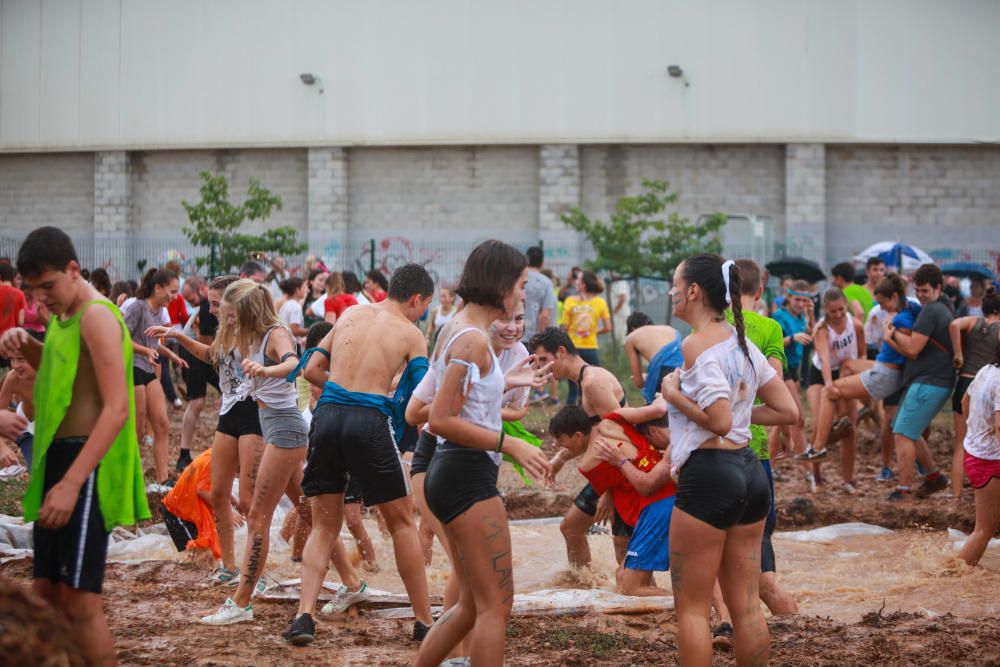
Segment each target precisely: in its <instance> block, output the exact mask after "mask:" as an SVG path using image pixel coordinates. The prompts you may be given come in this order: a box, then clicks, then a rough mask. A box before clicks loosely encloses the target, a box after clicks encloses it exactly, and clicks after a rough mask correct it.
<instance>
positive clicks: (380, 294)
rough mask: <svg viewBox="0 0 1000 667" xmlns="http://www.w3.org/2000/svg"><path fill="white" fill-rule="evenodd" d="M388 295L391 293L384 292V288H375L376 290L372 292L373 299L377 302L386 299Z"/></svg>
mask: <svg viewBox="0 0 1000 667" xmlns="http://www.w3.org/2000/svg"><path fill="white" fill-rule="evenodd" d="M387 296H389V294H388V293H387V292H383V291H382V290H375V291H374V292H372V293H371V297H372V300H373V301H374V302H375V303H379V302H380V301H385V298H386V297H387Z"/></svg>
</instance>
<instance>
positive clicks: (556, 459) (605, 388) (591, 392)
mask: <svg viewBox="0 0 1000 667" xmlns="http://www.w3.org/2000/svg"><path fill="white" fill-rule="evenodd" d="M528 352H530V353H532V354H534V355H536V356H537V358H538V364H539V365H541V366H545V365H547V364H550V363H551V364H552V377H554V378H555V379H556V380H572V381H574V382H576V383H578V384H579V385H580V391H581V396H582V397H583V398H582V401H581V405H582V406H583V409H584V410H585V411H586V412H587V416H588V417H590V419H591V421H592V422H593V423H595V424H596V423H598V422H600V421H601V417H603V416H604V415H606V414H608V413H610V412H612V411H614V410H616V409H618V408H621V407H624V406H625V390H624V389H622V386H621V384H620V383H619V382H618V379H617V378H616V377H615V376H614V375H613V374H612V373H611V371H609V370H607V369H605V368H601V367H600V366H591V365H589V364H588V363H587V362H585V361H584V360H583V359H582V358H581V357H580V355H578V354H577V352H576V347H575V346H574V345H573V341H571V340H570V338H569V335H568V334H567V333H566V332H565V331H563V330H562V329H557V328H555V327H549V328H548V329H546V330H545V331H542V332H539V333H537V334H535V335H534V336H532V338H531V340H530V341H529V342H528ZM582 453H583V450H582V449H581V450H579V451H570V450H568V449H560V450H559V451H558V452H556V455H555V456H553V457H552V460H551V461H550V462H549V464H550V466H551V471H550V473H549V477H547V478H546V480H545V481H546V483H547V484H549V485H554V484H555V478H556V475H557V474H558V473H559V471H560V470H562V467H563V466H564V465H565V464H566V462H567V461H568V460H570V459H573V458H576V457H577V456H579V455H580V454H582ZM612 516H614V520H613V523H612V526H611V533H612V535H613V536H614V544H615V558H616V559H617V560H618V562H619V563H621V562H622V560H624V558H625V552H626V551H627V550H628V542H629V539H630V538H631V537H632V528H631V527H630V526H629V525H628V524H626V523H625V522H624V521H623V520H622V518H621V517H620V516H618V514H617V512H615V510H614V506H613V503H612V499H611V494H610V493H605V494H604V496H602V497H600V498H598V496H597V493H596V492H595V491H594V489H593V487H591V486H590V484H587V485H586V486H585V487H583V489H582V490H581V491H580V494H579V495H578V496H577V497H576V500H575V501H574V502H573V506H572V507H570V508H569V509H568V510H567V511H566V514H565V515H563V520H562V523H561V524H560V526H559V529H560V530H561V531H562V534H563V537H564V538H565V540H566V556H567V557H568V558H569V562H570V565H572V566H573V567H587V566H588V565H590V544H589V543H588V542H587V531H588V530H590V527H591V526H593V525H594V523H603V522H604V521H606V520H608V519H610V518H611V517H612Z"/></svg>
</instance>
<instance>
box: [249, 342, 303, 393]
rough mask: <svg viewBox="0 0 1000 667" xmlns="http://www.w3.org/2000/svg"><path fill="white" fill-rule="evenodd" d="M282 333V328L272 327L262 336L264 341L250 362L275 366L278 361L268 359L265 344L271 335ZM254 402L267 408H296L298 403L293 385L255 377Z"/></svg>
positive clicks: (276, 379)
mask: <svg viewBox="0 0 1000 667" xmlns="http://www.w3.org/2000/svg"><path fill="white" fill-rule="evenodd" d="M279 329H280V330H282V331H284V329H283V328H282V327H277V326H276V327H272V328H271V329H268V331H267V333H265V334H264V339H263V340H261V341H260V347H259V348H258V349H257V351H256V352H254V353H252V354H251V355H250V360H251V361H256V362H257V363H258V364H260V365H261V366H277V365H278V364H279V363H281V362H280V361H273V360H271V359H268V358H267V356H266V354H265V352H266V350H267V342H268V340H270V338H271V334H272V333H274V332H275V331H278V330H279ZM251 394H252V396H253V397H254V399H255V400H258V401H260V402H261V403H263V404H264V405H266V406H267V407H269V408H277V409H282V408H297V407H298V403H297V401H296V396H295V385H294V384H293V383H291V382H288V381H287V380H286V379H285V378H283V377H276V378H271V377H256V378H254V379H253V390H252V392H251Z"/></svg>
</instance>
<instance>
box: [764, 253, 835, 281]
mask: <svg viewBox="0 0 1000 667" xmlns="http://www.w3.org/2000/svg"><path fill="white" fill-rule="evenodd" d="M767 270H768V271H770V272H771V275H772V276H775V277H777V278H780V277H782V276H791V277H792V278H795V279H796V280H804V281H806V282H807V283H818V282H819V281H821V280H826V274H825V273H823V270H822V269H821V268H819V264H817V263H816V262H814V261H812V260H811V259H806V258H805V257H782V258H781V259H776V260H774V261H773V262H768V263H767Z"/></svg>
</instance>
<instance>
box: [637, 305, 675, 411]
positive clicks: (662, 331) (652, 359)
mask: <svg viewBox="0 0 1000 667" xmlns="http://www.w3.org/2000/svg"><path fill="white" fill-rule="evenodd" d="M626 322H627V327H628V335H626V336H625V353H626V354H627V355H628V361H629V365H630V367H631V369H632V384H633V385H635V388H636V389H641V390H642V397H643V398H644V399H645V400H646V403H647V404H649V403H652V402H653V399H654V398H656V394H657V393H658V392H659V391H660V385H661V384H663V378H665V377H666V376H667V375H668V374H669V373H670V372H671V371H673V370H674V369H676V368H680V367H681V366H683V365H684V355H683V354H682V353H681V337H680V335H678V333H677V329H675V328H673V327H671V326H668V325H666V324H653V320H651V319H650V318H649V315H647V314H646V313H641V312H635V313H632V314H631V315H629V316H628V320H626ZM643 360H645V362H646V364H647V369H646V375H645V376H643V373H642V361H643Z"/></svg>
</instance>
